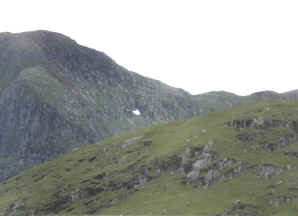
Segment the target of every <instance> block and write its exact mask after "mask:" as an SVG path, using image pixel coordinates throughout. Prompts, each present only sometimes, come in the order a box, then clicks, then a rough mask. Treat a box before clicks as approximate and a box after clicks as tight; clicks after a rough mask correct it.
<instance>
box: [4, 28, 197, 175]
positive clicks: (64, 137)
mask: <svg viewBox="0 0 298 216" xmlns="http://www.w3.org/2000/svg"><path fill="white" fill-rule="evenodd" d="M0 75H1V80H0V123H1V127H0V150H1V151H0V167H1V172H0V180H3V179H5V178H7V177H9V176H12V175H14V174H16V173H17V172H18V171H20V170H23V169H25V168H28V167H31V166H33V165H34V164H36V163H40V162H43V161H47V160H49V159H53V158H56V157H57V156H58V155H61V154H63V153H65V152H68V151H71V150H72V149H73V148H75V147H77V146H79V145H84V144H89V143H95V142H96V141H98V140H100V139H102V138H103V137H105V136H110V135H112V134H115V133H117V132H120V131H127V130H132V129H136V128H141V127H144V126H147V125H150V124H152V123H157V122H165V121H169V120H176V119H184V118H187V117H190V116H192V115H195V114H197V111H198V106H197V105H196V102H194V101H193V100H192V98H191V95H189V94H188V93H186V92H184V91H183V90H178V89H175V88H172V87H170V86H167V85H165V84H163V83H161V82H159V81H156V80H152V79H149V78H145V77H142V76H140V75H138V74H136V73H133V72H130V71H128V70H126V69H125V68H123V67H121V66H119V65H118V64H116V63H115V62H114V61H113V60H112V59H111V58H109V57H108V56H106V55H105V54H104V53H102V52H98V51H95V50H92V49H89V48H86V47H83V46H80V45H79V44H77V43H76V42H75V41H73V40H71V39H70V38H68V37H66V36H63V35H61V34H58V33H52V32H47V31H37V32H28V33H21V34H10V33H5V34H0Z"/></svg>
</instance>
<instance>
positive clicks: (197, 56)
mask: <svg viewBox="0 0 298 216" xmlns="http://www.w3.org/2000/svg"><path fill="white" fill-rule="evenodd" d="M297 11H298V1H297V0H293V1H290V0H279V1H276V0H249V1H247V0H202V1H201V0H147V1H145V0H125V1H124V0H85V1H82V0H81V1H78V0H59V1H58V0H51V1H49V0H48V1H40V0H26V1H20V0H18V1H17V0H9V1H8V0H7V1H3V2H1V13H0V24H1V25H0V32H7V31H8V32H23V31H32V30H37V29H44V30H50V31H56V32H60V33H63V34H65V35H68V36H70V37H72V38H73V39H75V40H76V41H77V42H78V43H80V44H82V45H85V46H88V47H92V48H95V49H97V50H100V51H103V52H105V53H107V54H108V55H109V56H111V57H112V58H113V59H114V60H116V61H117V62H118V63H119V64H121V65H123V66H124V67H126V68H127V69H129V70H133V71H135V72H137V73H140V74H142V75H145V76H148V77H152V78H155V79H159V80H161V81H163V82H165V83H167V84H169V85H172V86H175V87H181V88H184V89H185V90H187V91H189V92H191V93H193V94H198V93H203V92H208V91H214V90H226V91H230V92H234V93H237V94H240V95H245V94H250V93H252V92H255V91H261V90H269V89H270V90H274V91H277V92H284V91H288V90H291V89H298V82H297V78H298V76H297V74H298V13H297Z"/></svg>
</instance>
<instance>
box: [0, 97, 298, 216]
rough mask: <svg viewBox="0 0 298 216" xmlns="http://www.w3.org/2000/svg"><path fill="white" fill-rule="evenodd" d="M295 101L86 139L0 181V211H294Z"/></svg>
mask: <svg viewBox="0 0 298 216" xmlns="http://www.w3.org/2000/svg"><path fill="white" fill-rule="evenodd" d="M297 133H298V101H271V102H270V101H267V102H258V103H253V104H248V105H243V106H240V107H238V108H233V109H228V110H225V111H219V112H214V113H210V114H207V115H205V116H203V117H196V118H192V119H187V120H182V121H175V122H171V123H169V124H163V125H155V126H152V127H150V128H146V129H143V130H139V131H137V132H133V133H127V134H122V135H119V136H115V137H112V138H107V139H105V140H104V141H102V142H100V143H98V144H94V145H89V146H87V147H84V148H82V149H79V150H74V151H73V152H72V153H69V154H67V155H64V156H61V157H60V158H58V159H57V160H54V161H50V162H47V163H44V164H40V165H38V166H36V167H34V168H33V169H31V170H27V171H25V172H22V173H21V174H19V175H17V176H15V177H13V178H11V179H9V180H7V181H5V182H4V183H2V184H1V185H0V214H2V215H3V214H4V215H34V214H35V215H40V214H42V215H45V214H53V213H56V214H59V215H82V214H103V215H105V214H106V215H120V214H129V215H151V214H152V215H161V214H164V215H181V214H184V215H210V216H211V215H222V216H223V215H242V216H244V215H245V216H252V215H255V216H259V215H262V216H263V215H264V216H265V215H266V216H268V215H272V216H284V215H285V216H287V215H291V216H294V215H298V182H297V178H298V166H297V164H298V163H297V162H298V135H297Z"/></svg>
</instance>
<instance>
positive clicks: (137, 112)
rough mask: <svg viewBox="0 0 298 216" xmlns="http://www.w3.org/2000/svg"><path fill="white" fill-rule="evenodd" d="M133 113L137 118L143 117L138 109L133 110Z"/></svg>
mask: <svg viewBox="0 0 298 216" xmlns="http://www.w3.org/2000/svg"><path fill="white" fill-rule="evenodd" d="M132 113H133V114H134V115H137V116H139V115H141V112H140V110H138V109H135V110H133V111H132Z"/></svg>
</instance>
